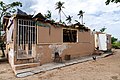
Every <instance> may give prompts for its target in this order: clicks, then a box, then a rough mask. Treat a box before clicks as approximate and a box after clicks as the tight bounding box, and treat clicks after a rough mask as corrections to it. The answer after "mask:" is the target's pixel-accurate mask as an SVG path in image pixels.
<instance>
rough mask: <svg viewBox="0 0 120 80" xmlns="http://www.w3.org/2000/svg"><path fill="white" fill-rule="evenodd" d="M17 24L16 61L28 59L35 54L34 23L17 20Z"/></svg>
mask: <svg viewBox="0 0 120 80" xmlns="http://www.w3.org/2000/svg"><path fill="white" fill-rule="evenodd" d="M17 24H18V26H17V59H19V58H30V57H32V56H33V53H34V52H35V49H34V48H35V43H36V27H35V21H32V20H24V19H18V23H17Z"/></svg>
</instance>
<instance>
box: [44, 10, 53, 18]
mask: <svg viewBox="0 0 120 80" xmlns="http://www.w3.org/2000/svg"><path fill="white" fill-rule="evenodd" d="M51 14H52V13H51V11H50V10H48V11H47V14H45V18H47V19H48V20H51V17H52V16H51Z"/></svg>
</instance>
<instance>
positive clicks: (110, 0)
mask: <svg viewBox="0 0 120 80" xmlns="http://www.w3.org/2000/svg"><path fill="white" fill-rule="evenodd" d="M110 2H113V3H120V0H107V1H106V2H105V4H106V5H108V4H109V3H110Z"/></svg>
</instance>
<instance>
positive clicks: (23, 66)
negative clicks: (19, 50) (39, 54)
mask: <svg viewBox="0 0 120 80" xmlns="http://www.w3.org/2000/svg"><path fill="white" fill-rule="evenodd" d="M39 65H40V63H26V64H18V65H15V66H14V68H15V70H20V69H26V68H32V67H37V66H39Z"/></svg>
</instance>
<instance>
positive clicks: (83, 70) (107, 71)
mask: <svg viewBox="0 0 120 80" xmlns="http://www.w3.org/2000/svg"><path fill="white" fill-rule="evenodd" d="M0 80H120V50H116V52H115V53H114V55H111V56H108V57H106V58H101V59H97V61H88V62H84V63H79V64H74V65H71V66H67V67H64V68H60V69H55V70H51V71H47V72H43V73H39V74H35V75H33V76H28V77H25V78H16V77H15V75H14V73H13V71H12V69H11V67H10V65H9V64H8V63H6V62H4V63H3V62H2V63H0Z"/></svg>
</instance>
